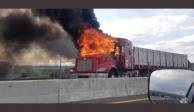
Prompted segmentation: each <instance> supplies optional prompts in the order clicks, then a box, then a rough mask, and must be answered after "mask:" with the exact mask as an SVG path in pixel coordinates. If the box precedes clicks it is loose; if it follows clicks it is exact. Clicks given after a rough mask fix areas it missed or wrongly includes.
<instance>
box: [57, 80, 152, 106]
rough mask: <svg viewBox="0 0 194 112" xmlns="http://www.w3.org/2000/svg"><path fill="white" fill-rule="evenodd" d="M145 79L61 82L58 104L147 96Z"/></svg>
mask: <svg viewBox="0 0 194 112" xmlns="http://www.w3.org/2000/svg"><path fill="white" fill-rule="evenodd" d="M147 81H148V80H147V78H119V79H118V78H113V79H103V78H102V79H100V78H97V79H80V80H77V79H72V80H61V83H60V98H59V99H60V103H64V102H71V101H81V100H92V99H99V98H111V97H121V96H132V95H143V94H147V84H148V83H147Z"/></svg>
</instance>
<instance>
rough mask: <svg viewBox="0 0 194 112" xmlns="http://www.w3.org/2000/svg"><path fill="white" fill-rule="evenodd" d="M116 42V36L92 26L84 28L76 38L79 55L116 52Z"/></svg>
mask: <svg viewBox="0 0 194 112" xmlns="http://www.w3.org/2000/svg"><path fill="white" fill-rule="evenodd" d="M116 43H117V39H116V38H113V37H111V36H109V35H107V34H104V33H102V32H100V31H97V30H95V29H92V28H88V29H85V30H84V31H83V32H82V34H81V37H80V39H79V40H78V45H79V49H80V56H86V55H96V54H108V53H112V52H115V54H118V53H119V48H118V46H115V45H116Z"/></svg>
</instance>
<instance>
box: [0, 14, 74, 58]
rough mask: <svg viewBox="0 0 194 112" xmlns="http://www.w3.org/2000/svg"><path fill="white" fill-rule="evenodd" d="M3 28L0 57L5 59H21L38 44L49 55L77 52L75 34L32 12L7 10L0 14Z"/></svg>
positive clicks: (0, 27) (0, 39) (67, 56)
mask: <svg viewBox="0 0 194 112" xmlns="http://www.w3.org/2000/svg"><path fill="white" fill-rule="evenodd" d="M0 32H1V33H0V52H1V55H0V58H2V59H3V60H13V59H14V60H17V59H18V57H22V55H23V54H24V53H26V52H27V51H28V50H30V49H32V47H34V46H39V47H40V48H41V49H43V50H45V51H46V53H47V54H48V55H49V57H56V56H58V55H61V56H63V57H66V58H73V57H75V56H76V55H77V49H76V48H75V45H74V43H73V42H72V40H71V38H72V37H71V36H70V35H69V34H68V33H67V32H66V31H65V30H64V29H63V27H62V26H61V25H60V24H59V23H57V22H53V21H51V20H50V19H49V18H45V17H37V16H34V15H33V14H32V13H31V12H30V13H29V12H27V11H26V12H21V11H19V12H18V11H16V12H15V11H10V12H9V14H5V12H4V15H3V16H1V17H0ZM39 55H41V52H40V54H39Z"/></svg>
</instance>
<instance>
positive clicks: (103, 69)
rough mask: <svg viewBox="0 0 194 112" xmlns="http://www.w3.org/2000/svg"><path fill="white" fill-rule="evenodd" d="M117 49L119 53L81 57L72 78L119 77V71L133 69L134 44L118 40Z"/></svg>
mask: <svg viewBox="0 0 194 112" xmlns="http://www.w3.org/2000/svg"><path fill="white" fill-rule="evenodd" d="M116 39H117V43H115V50H116V47H118V48H119V53H116V52H115V51H113V52H112V53H104V54H94V55H88V56H79V57H78V58H76V63H75V67H74V68H73V72H72V76H74V77H78V78H88V77H118V76H119V71H120V70H121V71H125V70H127V69H131V68H132V67H133V66H132V65H133V64H132V62H133V61H132V43H131V42H130V41H129V40H127V39H123V38H116Z"/></svg>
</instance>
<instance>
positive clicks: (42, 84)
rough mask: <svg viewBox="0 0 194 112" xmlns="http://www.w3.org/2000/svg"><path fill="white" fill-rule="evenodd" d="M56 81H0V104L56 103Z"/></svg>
mask: <svg viewBox="0 0 194 112" xmlns="http://www.w3.org/2000/svg"><path fill="white" fill-rule="evenodd" d="M58 92H59V91H58V80H28V81H0V103H58Z"/></svg>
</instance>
